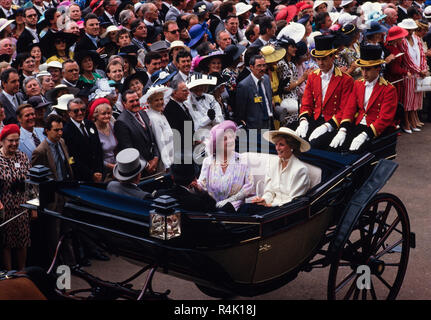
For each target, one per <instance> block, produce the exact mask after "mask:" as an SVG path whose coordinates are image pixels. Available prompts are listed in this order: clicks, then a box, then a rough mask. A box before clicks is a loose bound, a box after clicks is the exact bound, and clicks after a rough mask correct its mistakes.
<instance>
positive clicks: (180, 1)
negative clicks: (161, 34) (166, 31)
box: [165, 0, 187, 21]
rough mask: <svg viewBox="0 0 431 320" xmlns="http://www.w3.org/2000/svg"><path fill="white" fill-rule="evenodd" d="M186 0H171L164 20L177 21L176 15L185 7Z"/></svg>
mask: <svg viewBox="0 0 431 320" xmlns="http://www.w3.org/2000/svg"><path fill="white" fill-rule="evenodd" d="M186 5H187V1H186V0H173V1H172V6H171V7H170V8H169V10H168V12H167V13H166V16H165V21H169V20H172V21H177V17H178V16H179V15H180V14H181V13H182V12H183V10H184V9H185V8H186Z"/></svg>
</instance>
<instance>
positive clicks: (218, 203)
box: [216, 199, 229, 208]
mask: <svg viewBox="0 0 431 320" xmlns="http://www.w3.org/2000/svg"><path fill="white" fill-rule="evenodd" d="M228 202H229V199H225V200H221V201H219V202H217V203H216V208H223V207H224V206H225V204H226V203H228Z"/></svg>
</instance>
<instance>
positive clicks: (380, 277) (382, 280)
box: [375, 274, 392, 290]
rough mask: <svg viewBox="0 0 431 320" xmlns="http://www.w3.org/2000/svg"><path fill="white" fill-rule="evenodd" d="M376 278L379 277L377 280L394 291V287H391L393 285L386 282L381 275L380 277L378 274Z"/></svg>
mask: <svg viewBox="0 0 431 320" xmlns="http://www.w3.org/2000/svg"><path fill="white" fill-rule="evenodd" d="M375 276H376V277H377V279H379V280H380V281H381V282H382V283H383V284H384V285H385V286H386V287H387V288H388V289H389V290H392V287H391V285H390V284H389V283H388V282H387V281H386V280H385V279H383V278H382V276H381V275H379V274H376V275H375Z"/></svg>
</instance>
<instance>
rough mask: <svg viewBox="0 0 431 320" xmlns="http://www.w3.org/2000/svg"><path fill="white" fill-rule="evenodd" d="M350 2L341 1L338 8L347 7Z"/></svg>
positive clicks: (347, 0) (351, 0)
mask: <svg viewBox="0 0 431 320" xmlns="http://www.w3.org/2000/svg"><path fill="white" fill-rule="evenodd" d="M352 2H353V0H342V1H341V4H340V7H345V6H347V5H348V4H350V3H352Z"/></svg>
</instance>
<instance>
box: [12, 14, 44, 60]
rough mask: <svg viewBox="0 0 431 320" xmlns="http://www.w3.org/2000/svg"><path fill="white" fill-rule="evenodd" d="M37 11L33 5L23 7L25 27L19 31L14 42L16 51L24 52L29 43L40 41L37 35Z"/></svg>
mask: <svg viewBox="0 0 431 320" xmlns="http://www.w3.org/2000/svg"><path fill="white" fill-rule="evenodd" d="M37 21H38V17H37V12H36V10H35V9H34V8H33V7H29V8H25V9H24V22H25V29H24V31H23V32H22V33H21V35H20V36H19V38H18V41H17V43H16V52H17V53H21V52H26V51H27V47H28V45H29V44H30V43H36V42H40V38H39V35H38V33H37V29H36V26H37Z"/></svg>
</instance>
